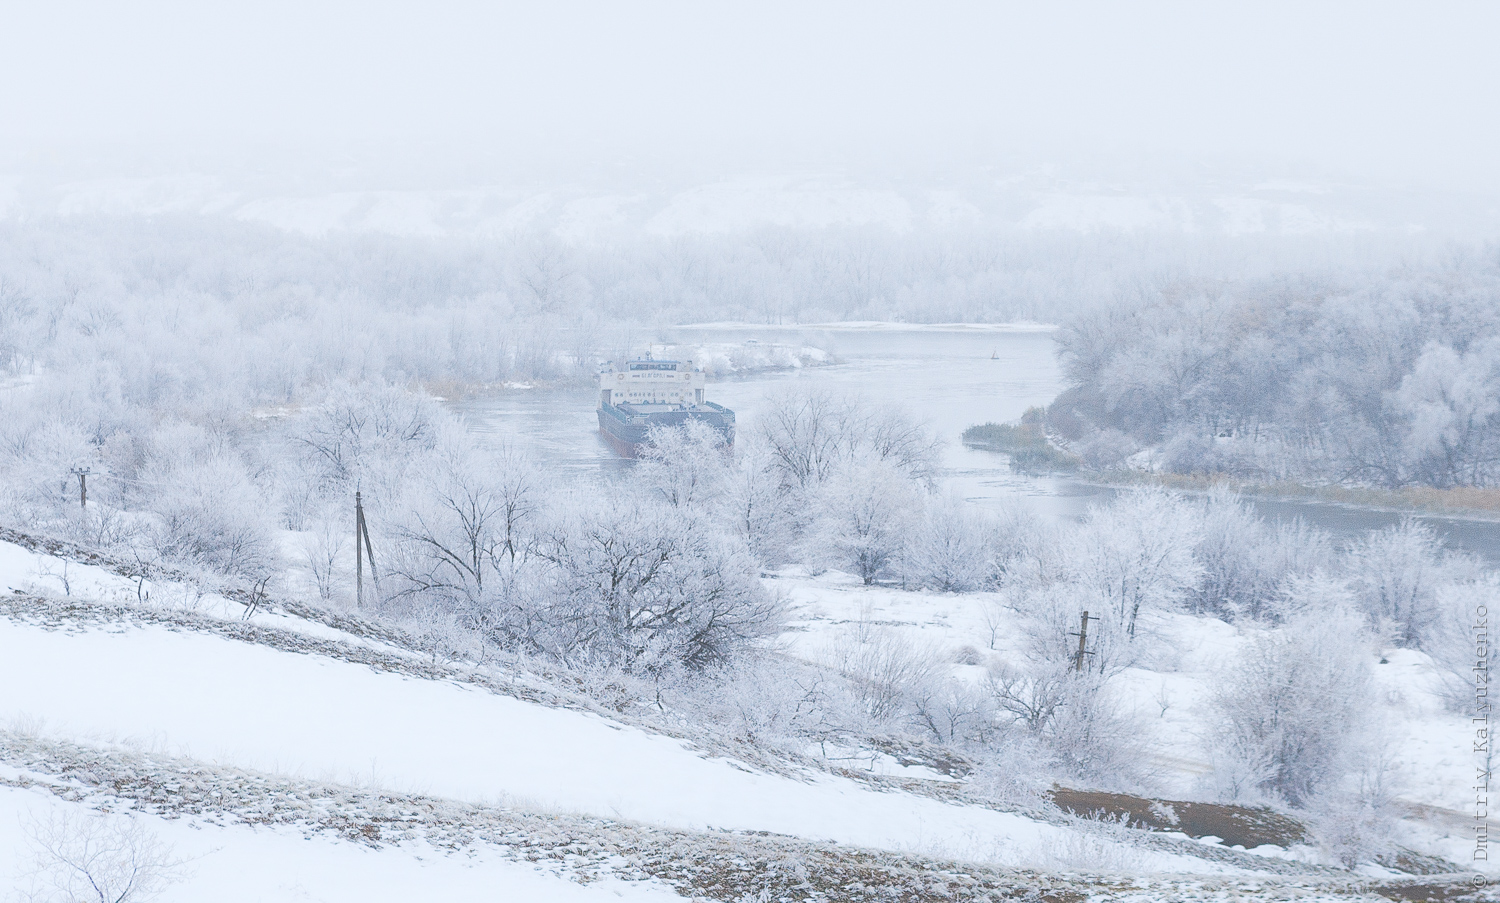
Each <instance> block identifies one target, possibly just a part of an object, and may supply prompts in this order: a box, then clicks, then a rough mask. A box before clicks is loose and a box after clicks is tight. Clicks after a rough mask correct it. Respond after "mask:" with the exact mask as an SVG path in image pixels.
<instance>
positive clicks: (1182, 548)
mask: <svg viewBox="0 0 1500 903" xmlns="http://www.w3.org/2000/svg"><path fill="white" fill-rule="evenodd" d="M1200 536H1201V527H1200V525H1199V524H1198V522H1197V520H1196V518H1194V517H1193V512H1192V510H1191V508H1190V507H1189V506H1188V505H1186V504H1184V503H1183V502H1181V501H1180V500H1178V499H1176V498H1174V497H1173V496H1171V495H1170V494H1168V493H1165V492H1160V491H1156V490H1143V491H1137V492H1132V493H1128V494H1126V495H1122V496H1120V497H1119V498H1118V499H1116V500H1115V501H1114V503H1112V504H1110V505H1104V506H1096V507H1094V508H1092V509H1090V511H1089V514H1088V517H1087V519H1086V520H1085V521H1084V523H1083V525H1082V526H1081V528H1080V529H1079V530H1078V531H1076V532H1075V533H1074V534H1073V535H1072V537H1071V541H1070V543H1069V546H1068V551H1067V553H1066V560H1067V564H1066V568H1067V571H1068V575H1069V580H1070V581H1071V582H1073V583H1075V584H1076V585H1077V586H1078V587H1079V588H1080V590H1081V591H1082V592H1084V593H1086V594H1087V595H1088V596H1090V597H1091V598H1093V599H1097V600H1098V601H1099V604H1100V605H1101V606H1102V610H1101V611H1100V615H1102V616H1103V617H1106V618H1109V619H1111V621H1112V622H1113V623H1114V624H1115V625H1117V626H1118V627H1120V628H1121V629H1122V630H1123V631H1124V632H1125V635H1126V636H1128V637H1134V636H1135V635H1136V631H1137V629H1138V627H1139V624H1140V618H1141V615H1142V614H1150V613H1152V612H1156V611H1166V610H1171V609H1173V608H1175V607H1177V606H1178V605H1179V604H1180V603H1181V602H1182V601H1183V600H1184V599H1185V598H1186V596H1187V594H1188V592H1189V591H1190V590H1191V589H1192V588H1193V586H1194V585H1195V584H1196V583H1197V581H1198V579H1199V577H1200V575H1201V573H1202V569H1201V566H1200V565H1199V564H1198V563H1197V562H1196V561H1194V560H1193V551H1192V550H1193V548H1194V546H1195V545H1197V543H1198V541H1199V537H1200Z"/></svg>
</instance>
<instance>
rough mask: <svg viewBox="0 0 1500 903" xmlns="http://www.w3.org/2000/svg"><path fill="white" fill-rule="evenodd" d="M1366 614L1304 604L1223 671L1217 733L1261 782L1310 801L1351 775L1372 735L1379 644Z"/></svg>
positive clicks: (1216, 701) (1230, 754)
mask: <svg viewBox="0 0 1500 903" xmlns="http://www.w3.org/2000/svg"><path fill="white" fill-rule="evenodd" d="M1367 646H1368V639H1367V637H1366V636H1365V634H1364V632H1363V627H1362V625H1361V623H1360V619H1359V618H1357V617H1356V616H1353V615H1350V614H1347V613H1341V612H1339V611H1337V610H1333V611H1326V610H1325V611H1318V612H1305V613H1301V614H1299V615H1297V616H1294V617H1292V618H1290V619H1288V621H1287V622H1286V624H1285V626H1283V627H1280V628H1277V629H1274V630H1271V631H1267V632H1265V633H1263V634H1262V635H1260V636H1258V637H1256V638H1255V640H1254V641H1252V642H1251V644H1250V645H1249V647H1248V648H1247V649H1245V650H1244V651H1243V652H1242V653H1241V654H1240V655H1239V656H1237V657H1236V659H1235V660H1234V661H1233V662H1232V663H1230V664H1229V665H1228V666H1227V667H1226V668H1225V670H1223V671H1222V672H1220V674H1219V675H1218V676H1217V677H1216V679H1215V685H1214V689H1213V711H1214V713H1215V714H1216V715H1217V717H1218V719H1219V722H1220V723H1221V724H1222V731H1223V733H1222V734H1221V735H1220V734H1216V735H1214V736H1215V737H1216V738H1217V737H1222V740H1217V739H1216V741H1215V745H1216V746H1217V747H1220V748H1222V749H1223V750H1225V752H1226V753H1227V757H1226V758H1228V759H1229V760H1231V762H1232V763H1238V764H1236V765H1235V766H1234V767H1236V768H1238V769H1241V770H1244V771H1246V772H1247V773H1255V774H1257V775H1259V780H1258V786H1259V789H1261V790H1262V791H1264V792H1268V793H1273V794H1275V795H1277V796H1279V797H1281V798H1282V799H1285V800H1286V801H1287V802H1290V803H1293V804H1302V803H1305V802H1307V801H1308V800H1310V799H1311V798H1312V797H1313V796H1314V795H1315V794H1316V793H1317V792H1318V791H1320V790H1322V789H1324V788H1325V787H1327V786H1328V785H1329V784H1330V783H1331V782H1334V781H1336V780H1337V779H1338V778H1340V777H1341V776H1343V775H1344V774H1345V773H1346V772H1347V771H1348V770H1349V769H1350V767H1351V765H1352V758H1353V756H1354V754H1355V752H1356V751H1357V749H1358V748H1359V743H1360V742H1361V741H1362V739H1363V731H1364V728H1365V712H1366V711H1367V710H1368V708H1369V694H1370V680H1371V677H1370V657H1371V656H1370V654H1369V651H1368V648H1367Z"/></svg>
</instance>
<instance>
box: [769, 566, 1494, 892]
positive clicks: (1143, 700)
mask: <svg viewBox="0 0 1500 903" xmlns="http://www.w3.org/2000/svg"><path fill="white" fill-rule="evenodd" d="M771 583H772V585H773V587H774V588H775V590H776V591H778V592H781V593H783V594H784V595H785V596H786V597H787V598H788V599H789V600H791V602H792V603H793V604H794V605H795V615H794V618H795V620H794V621H793V624H792V626H793V627H794V628H795V629H794V630H793V631H792V632H790V633H788V634H787V638H788V641H789V642H790V643H791V646H792V648H793V649H794V650H795V652H796V653H797V654H798V655H800V656H803V657H806V658H808V659H813V660H817V659H820V658H826V656H827V655H828V651H829V648H830V646H831V644H832V643H833V642H834V640H835V638H836V637H837V635H838V634H839V633H840V632H842V631H847V630H849V629H850V626H851V625H853V624H855V623H857V622H859V621H861V620H865V621H868V622H871V623H875V624H879V625H881V626H884V627H889V628H893V629H896V630H900V631H902V632H904V633H906V634H907V635H908V636H909V637H911V638H912V639H913V640H914V641H915V642H917V643H918V644H921V645H924V646H931V647H934V648H935V649H936V650H937V652H938V654H939V656H940V657H942V658H943V659H944V660H946V661H949V662H958V661H960V660H975V659H976V658H977V659H979V660H984V659H986V658H989V657H991V656H995V657H998V658H1000V659H1011V660H1015V659H1017V658H1018V657H1019V656H1020V654H1021V652H1022V650H1021V648H1020V647H1019V644H1020V643H1021V642H1023V640H1022V639H1021V634H1020V633H1019V631H1018V630H1017V629H1016V627H1017V621H1016V617H1015V614H1014V613H1013V612H1010V611H1008V610H1007V609H1006V608H1005V607H1004V606H1003V605H1002V604H1000V598H999V597H998V596H997V595H995V594H990V593H963V594H954V593H925V592H907V591H903V590H900V589H895V588H889V587H879V586H874V587H868V586H864V585H862V584H861V582H860V581H859V580H858V579H857V578H854V577H851V576H849V575H845V574H840V573H838V572H830V573H827V574H823V575H821V576H818V577H810V576H807V575H805V574H802V573H800V572H798V571H795V570H793V571H788V572H786V573H783V574H781V575H779V576H777V577H775V578H773V579H772V580H771ZM1153 626H1154V628H1155V629H1154V631H1153V633H1154V634H1155V641H1154V643H1153V644H1152V645H1151V646H1150V647H1148V649H1147V651H1146V654H1145V655H1144V656H1143V657H1142V661H1141V664H1140V666H1138V667H1133V668H1130V669H1127V670H1126V671H1125V672H1124V673H1123V674H1122V675H1121V676H1120V677H1119V678H1118V679H1117V680H1116V682H1115V684H1114V686H1115V689H1116V691H1117V692H1119V693H1120V694H1121V697H1122V703H1123V705H1124V706H1125V708H1126V709H1127V710H1129V711H1132V712H1133V713H1134V715H1135V717H1136V719H1137V723H1138V724H1139V725H1140V730H1141V731H1144V732H1147V733H1148V734H1149V744H1148V745H1149V747H1150V748H1151V749H1153V750H1155V753H1154V755H1153V757H1152V762H1151V765H1152V771H1153V772H1154V773H1155V781H1156V782H1157V784H1158V785H1159V786H1158V792H1159V795H1160V796H1162V797H1166V798H1169V799H1174V798H1175V799H1201V798H1203V792H1204V787H1203V786H1202V785H1201V783H1200V781H1201V779H1202V777H1203V776H1204V775H1206V774H1207V773H1208V772H1209V770H1210V768H1211V763H1212V760H1213V756H1214V746H1215V738H1214V736H1213V735H1212V734H1211V733H1208V732H1206V731H1205V727H1204V726H1205V724H1209V723H1211V719H1210V718H1209V717H1208V714H1207V704H1208V694H1209V689H1208V686H1209V681H1210V678H1211V677H1212V676H1213V675H1214V674H1215V673H1216V672H1217V671H1218V669H1221V668H1223V667H1226V665H1227V663H1229V662H1231V661H1232V660H1233V658H1234V655H1235V653H1236V652H1237V651H1238V650H1239V649H1240V648H1241V647H1242V646H1243V645H1244V644H1245V643H1246V642H1248V641H1249V639H1250V637H1251V633H1250V632H1249V631H1250V630H1253V629H1254V628H1249V629H1242V628H1240V627H1238V626H1235V625H1231V624H1227V623H1225V622H1223V621H1221V620H1218V619H1216V618H1206V617H1193V616H1189V615H1166V616H1164V617H1162V618H1161V619H1160V620H1159V621H1158V622H1157V623H1156V624H1154V625H1153ZM1382 658H1383V663H1381V664H1379V665H1376V666H1375V669H1374V678H1375V685H1376V688H1377V692H1376V693H1375V700H1374V704H1375V705H1376V706H1377V711H1376V714H1375V721H1376V723H1377V724H1379V725H1380V731H1381V734H1382V735H1383V737H1384V739H1385V741H1386V743H1387V745H1386V747H1385V748H1386V751H1387V753H1388V756H1389V760H1390V764H1391V774H1390V775H1388V779H1389V780H1390V781H1392V783H1393V785H1394V787H1395V788H1396V795H1397V797H1398V798H1400V799H1401V800H1402V801H1403V802H1405V803H1407V804H1409V805H1411V806H1414V807H1419V808H1420V807H1430V808H1427V809H1426V810H1425V817H1419V818H1417V819H1415V820H1413V821H1412V823H1411V825H1410V827H1411V829H1412V830H1413V832H1414V833H1415V835H1416V836H1417V837H1420V838H1421V840H1422V841H1424V842H1426V843H1428V844H1431V845H1433V848H1434V849H1435V850H1439V851H1441V852H1442V854H1443V855H1445V856H1447V857H1449V858H1451V859H1452V860H1454V861H1463V862H1467V861H1468V860H1469V853H1470V852H1471V851H1472V847H1473V833H1472V832H1473V823H1472V822H1473V819H1472V817H1471V816H1470V815H1469V813H1471V811H1472V807H1473V802H1474V800H1473V796H1474V791H1473V783H1474V773H1473V757H1472V754H1471V752H1470V746H1471V743H1472V736H1473V731H1472V726H1471V725H1470V724H1469V723H1468V721H1467V719H1466V718H1465V717H1464V716H1463V715H1458V714H1454V713H1452V712H1449V711H1447V710H1446V709H1445V707H1444V705H1443V703H1442V700H1441V699H1440V698H1439V697H1438V696H1437V695H1436V694H1435V693H1434V692H1433V691H1432V687H1433V686H1434V680H1435V671H1434V668H1433V665H1432V663H1431V661H1430V659H1428V657H1427V656H1426V655H1425V654H1423V653H1420V652H1416V651H1413V650H1404V649H1390V650H1386V651H1385V653H1384V654H1383V656H1382ZM953 671H954V674H955V675H958V676H964V675H968V676H971V677H974V678H976V679H977V678H978V677H980V676H982V674H983V668H982V667H981V666H974V665H962V664H955V666H954V669H953ZM854 761H857V760H854ZM855 767H857V766H855ZM1433 809H1436V810H1442V813H1443V814H1444V816H1445V817H1443V818H1441V819H1435V818H1433V817H1432V814H1433V812H1432V810H1433ZM1497 827H1500V826H1497ZM1491 830H1494V828H1492V829H1491ZM1481 865H1483V864H1481ZM1485 869H1486V870H1488V867H1485Z"/></svg>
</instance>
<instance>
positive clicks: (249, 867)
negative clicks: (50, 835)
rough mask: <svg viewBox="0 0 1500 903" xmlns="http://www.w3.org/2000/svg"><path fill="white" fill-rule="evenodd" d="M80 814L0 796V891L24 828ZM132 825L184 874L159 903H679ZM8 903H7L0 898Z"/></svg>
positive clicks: (547, 873) (506, 874)
mask: <svg viewBox="0 0 1500 903" xmlns="http://www.w3.org/2000/svg"><path fill="white" fill-rule="evenodd" d="M63 813H67V814H69V815H71V816H72V817H74V818H88V817H91V816H92V815H93V812H92V810H90V809H88V808H87V807H85V806H83V805H80V804H77V803H69V802H64V801H62V800H59V799H58V798H57V797H55V796H53V795H52V794H51V793H48V792H45V791H41V790H34V789H33V790H20V789H14V788H9V787H0V851H3V852H0V887H6V888H10V887H16V888H24V887H25V886H26V882H27V876H26V875H25V874H24V873H25V872H26V871H27V870H28V868H29V863H30V856H31V854H32V850H31V847H32V846H33V841H32V840H31V838H30V837H29V836H28V830H27V829H28V828H29V826H30V825H31V824H33V823H35V822H38V821H44V820H46V819H47V818H49V817H55V816H57V815H59V814H63ZM133 817H134V818H135V819H137V820H139V822H140V823H141V824H142V825H143V826H144V827H146V829H147V830H149V831H150V832H151V833H152V834H153V835H155V836H156V837H157V838H158V839H159V840H160V841H161V842H162V843H164V844H167V845H169V846H170V847H171V848H172V855H173V856H174V858H176V859H178V860H181V861H182V865H181V867H180V868H179V869H177V870H176V871H177V872H178V873H179V874H178V880H177V881H176V882H174V883H173V885H172V886H171V887H169V888H168V889H167V891H166V892H165V893H164V894H163V895H162V896H161V897H159V898H157V899H158V900H160V903H189V901H202V900H213V901H215V903H271V901H293V900H318V901H323V900H326V901H336V900H359V901H362V903H411V901H414V900H480V899H493V900H536V901H542V900H545V901H555V903H592V901H602V900H610V901H622V900H623V901H639V903H653V901H666V900H680V899H682V897H681V896H679V895H678V894H677V893H676V892H674V891H673V890H672V889H671V888H668V887H666V886H664V885H662V884H660V883H659V882H655V881H650V880H641V881H624V880H620V879H618V878H614V877H608V876H605V877H601V878H599V879H598V880H596V881H593V882H590V883H588V884H584V883H580V882H579V881H577V880H575V879H574V878H572V877H570V876H568V875H565V874H561V873H560V870H558V869H556V868H547V867H543V866H539V865H532V864H530V863H525V862H516V861H510V860H507V859H505V858H503V857H501V856H499V855H495V854H494V853H493V852H492V851H473V850H468V851H464V852H462V853H455V852H453V851H449V850H440V849H434V848H432V847H430V846H426V845H423V844H420V843H412V844H403V845H400V846H392V847H382V848H379V849H377V848H373V847H370V846H366V845H361V844H357V843H349V842H346V841H342V840H338V839H333V838H329V837H321V836H304V835H303V834H301V833H300V832H298V831H295V830H291V829H288V828H285V827H264V826H249V825H242V824H237V825H219V824H213V823H210V822H205V821H203V820H201V819H174V820H167V819H163V818H161V817H159V816H154V815H149V814H136V815H135V816H133ZM0 899H8V897H0Z"/></svg>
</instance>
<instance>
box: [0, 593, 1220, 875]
mask: <svg viewBox="0 0 1500 903" xmlns="http://www.w3.org/2000/svg"><path fill="white" fill-rule="evenodd" d="M0 685H3V686H6V687H8V688H11V689H9V690H8V691H7V692H6V694H5V695H4V697H3V700H0V723H11V724H21V725H27V726H30V727H31V728H33V729H36V730H39V731H40V732H42V733H43V734H44V735H48V736H61V737H67V738H74V739H81V740H87V741H92V742H105V743H126V744H128V745H130V746H132V747H136V748H145V749H149V750H151V751H155V752H160V753H164V754H168V755H173V756H190V757H192V758H195V759H198V760H203V761H207V762H209V763H213V764H219V765H232V766H237V767H242V768H253V769H257V770H260V771H265V772H269V773H273V774H280V775H289V776H297V777H304V778H312V779H318V780H325V781H335V782H341V783H348V784H354V785H367V786H375V787H378V788H382V789H389V790H393V791H397V792H403V793H422V794H428V795H433V796H440V797H446V798H451V799H457V800H463V801H467V802H474V803H502V804H507V805H514V806H519V807H523V808H526V809H530V810H534V811H557V812H578V813H587V814H591V815H600V816H608V817H617V818H625V819H631V820H636V821H644V822H650V823H655V824H661V825H668V826H672V827H678V828H688V829H694V830H706V829H714V828H718V829H730V830H748V831H772V832H776V833H780V834H789V835H793V836H797V837H803V838H807V839H810V840H828V841H835V842H838V843H847V844H854V845H858V846H865V847H874V848H878V849H886V850H892V851H900V852H909V853H921V854H929V855H939V856H959V857H963V858H977V859H981V860H984V861H991V862H996V863H999V864H1005V865H1030V864H1033V863H1034V862H1036V861H1038V860H1039V859H1042V858H1044V852H1045V850H1046V849H1048V848H1050V847H1055V846H1056V845H1058V844H1059V843H1061V841H1062V840H1063V838H1064V836H1066V835H1067V834H1069V833H1070V832H1069V831H1067V830H1066V829H1064V828H1061V827H1058V826H1055V825H1049V824H1044V823H1040V822H1037V821H1034V820H1032V819H1028V818H1025V817H1022V816H1019V815H1015V814H1011V813H1005V812H996V811H993V810H990V809H985V808H981V807H977V806H959V805H952V804H948V803H943V802H939V801H936V800H932V799H927V798H924V797H921V796H915V795H911V794H905V793H882V792H879V791H877V790H875V789H873V788H870V787H868V786H865V785H863V784H860V783H857V782H855V781H853V780H850V779H848V778H841V777H834V776H830V775H816V774H812V775H808V776H807V777H806V778H805V779H802V780H797V779H793V778H789V777H783V776H780V775H773V774H764V773H758V772H756V771H753V770H751V769H750V768H748V767H747V766H743V765H741V764H739V763H735V762H732V761H730V760H726V759H721V758H708V757H706V756H704V755H703V754H701V753H699V752H698V751H695V750H693V749H691V748H689V747H687V746H685V745H684V744H683V743H681V742H680V741H677V740H674V739H671V738H668V737H663V736H660V735H655V734H650V733H647V732H646V731H643V730H640V729H638V728H634V727H626V726H622V725H619V724H614V723H611V722H609V721H606V720H605V719H603V718H601V717H599V716H597V715H593V714H590V713H585V712H576V711H570V710H566V709H556V708H549V707H546V706H543V705H538V704H535V703H528V702H523V701H521V700H518V699H512V698H508V697H505V696H499V695H496V694H494V693H490V692H486V691H484V690H480V689H476V688H473V687H469V686H464V685H461V684H457V683H448V682H435V681H423V680H417V679H412V678H408V677H404V676H400V675H395V674H386V673H379V672H376V671H373V670H371V669H369V668H366V667H363V666H361V665H356V664H351V663H347V662H342V661H338V660H335V659H323V658H319V657H313V656H307V655H301V654H296V653H289V652H283V651H280V650H276V649H268V648H264V647H259V646H253V645H249V644H244V643H237V642H233V641H227V640H225V639H222V638H220V637H216V636H205V635H201V634H190V633H183V632H178V631H172V630H168V629H165V628H163V627H154V626H146V627H136V628H131V629H128V630H118V631H116V630H102V629H84V630H78V631H69V632H62V631H52V630H44V629H41V628H38V627H36V626H33V625H26V624H18V623H15V622H13V621H0ZM1142 855H1144V856H1145V857H1146V858H1147V859H1148V860H1150V861H1149V866H1150V868H1151V869H1152V870H1153V871H1183V872H1190V871H1207V870H1216V869H1212V868H1211V867H1210V865H1209V864H1208V863H1205V862H1204V861H1203V860H1200V859H1195V858H1190V857H1186V856H1168V855H1163V854H1149V853H1148V854H1142Z"/></svg>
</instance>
